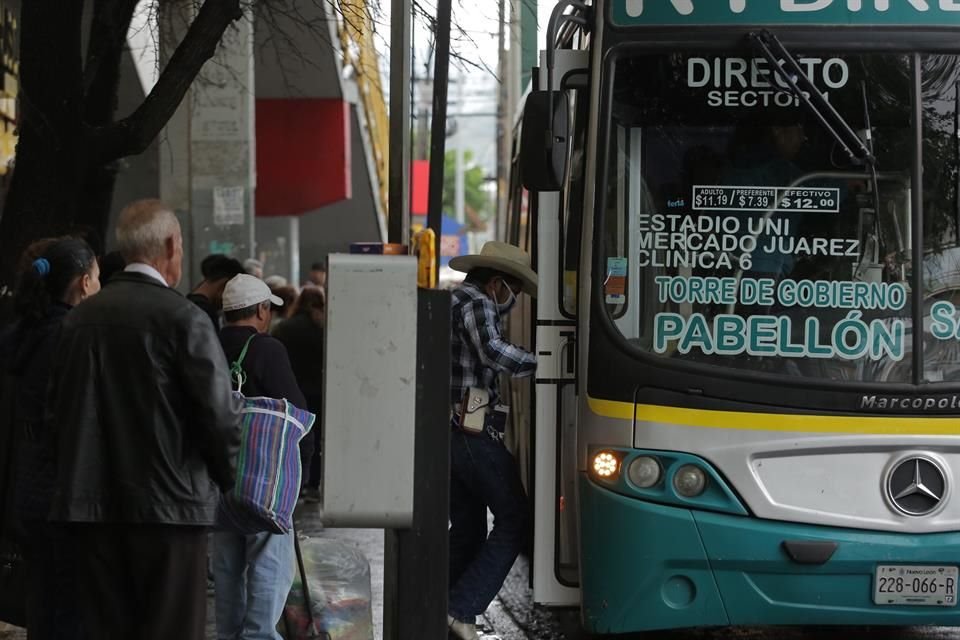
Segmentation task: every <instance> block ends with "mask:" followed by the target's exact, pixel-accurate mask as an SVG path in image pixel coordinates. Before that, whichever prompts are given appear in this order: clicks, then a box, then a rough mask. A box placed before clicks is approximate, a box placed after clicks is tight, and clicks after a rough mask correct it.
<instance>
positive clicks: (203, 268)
mask: <svg viewBox="0 0 960 640" xmlns="http://www.w3.org/2000/svg"><path fill="white" fill-rule="evenodd" d="M226 257H227V256H225V255H223V254H222V253H211V254H210V255H208V256H207V257H206V258H204V259H203V260H201V261H200V275H202V276H203V277H204V279H209V277H210V266H211V265H213V264H215V263H216V262H217V261H218V260H222V259H223V258H226Z"/></svg>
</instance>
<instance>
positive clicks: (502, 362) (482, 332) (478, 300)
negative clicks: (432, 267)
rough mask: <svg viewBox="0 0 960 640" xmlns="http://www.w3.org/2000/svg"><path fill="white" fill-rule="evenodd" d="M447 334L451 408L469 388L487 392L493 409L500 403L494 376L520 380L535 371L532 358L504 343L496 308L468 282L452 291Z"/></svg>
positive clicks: (521, 350) (458, 402)
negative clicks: (501, 375) (450, 370)
mask: <svg viewBox="0 0 960 640" xmlns="http://www.w3.org/2000/svg"><path fill="white" fill-rule="evenodd" d="M451 334H452V335H451V336H450V351H451V356H452V360H453V368H452V372H451V379H450V400H451V401H452V405H453V407H454V408H456V407H459V405H460V403H461V402H462V401H463V397H464V395H465V394H466V393H467V389H468V388H469V387H477V388H479V389H485V390H487V391H488V392H489V393H490V406H494V405H496V404H497V403H498V402H499V399H500V391H499V388H498V387H499V385H498V382H497V377H498V374H500V373H508V374H510V375H511V376H513V377H515V378H522V377H526V376H530V375H533V373H534V371H536V369H537V358H536V356H534V355H533V354H532V353H530V352H528V351H526V350H524V349H521V348H520V347H516V346H514V345H512V344H510V343H509V342H507V341H506V340H504V338H503V336H502V335H501V334H500V314H499V313H498V312H497V306H496V304H494V302H493V300H491V299H490V298H489V297H487V295H486V294H485V293H483V292H482V291H481V290H480V288H479V287H477V285H475V284H473V283H471V282H464V283H463V284H461V285H459V286H457V287H456V288H455V289H454V290H453V302H452V305H451Z"/></svg>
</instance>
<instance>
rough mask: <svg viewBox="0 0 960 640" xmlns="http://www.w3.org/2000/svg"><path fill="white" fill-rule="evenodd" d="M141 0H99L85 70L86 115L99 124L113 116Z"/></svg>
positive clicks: (94, 12) (86, 117)
mask: <svg viewBox="0 0 960 640" xmlns="http://www.w3.org/2000/svg"><path fill="white" fill-rule="evenodd" d="M137 2H138V0H96V1H95V2H94V5H93V22H92V25H91V27H90V33H96V34H97V36H98V37H96V38H91V39H90V45H89V47H88V48H87V59H86V64H85V65H84V69H83V96H84V97H83V99H84V118H85V120H86V122H87V123H88V124H91V125H94V126H99V125H104V124H107V123H109V122H110V121H111V120H112V119H113V112H114V109H115V108H116V93H117V91H116V86H117V83H118V82H119V77H120V59H121V56H122V55H123V51H124V48H125V47H126V43H127V31H128V29H129V28H130V21H131V20H132V19H133V12H134V10H135V9H136V8H137Z"/></svg>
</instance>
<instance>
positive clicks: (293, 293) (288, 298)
mask: <svg viewBox="0 0 960 640" xmlns="http://www.w3.org/2000/svg"><path fill="white" fill-rule="evenodd" d="M270 292H271V293H272V294H273V295H275V296H277V297H278V298H280V299H281V300H283V306H282V307H273V310H274V311H277V312H279V313H283V311H284V310H289V309H290V307H292V306H293V303H294V302H296V300H297V290H296V289H294V288H293V287H291V286H290V285H287V286H285V287H277V288H273V287H271V288H270ZM271 306H272V305H271Z"/></svg>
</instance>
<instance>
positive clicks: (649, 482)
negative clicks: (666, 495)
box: [627, 456, 663, 489]
mask: <svg viewBox="0 0 960 640" xmlns="http://www.w3.org/2000/svg"><path fill="white" fill-rule="evenodd" d="M662 474H663V472H662V471H661V469H660V463H659V462H658V461H657V459H656V458H651V457H650V456H640V457H639V458H636V459H635V460H634V461H633V462H631V463H630V466H629V467H627V477H629V478H630V482H632V483H633V484H635V485H637V486H638V487H640V488H641V489H649V488H650V487H652V486H653V485H655V484H657V483H658V482H660V476H661V475H662Z"/></svg>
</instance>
